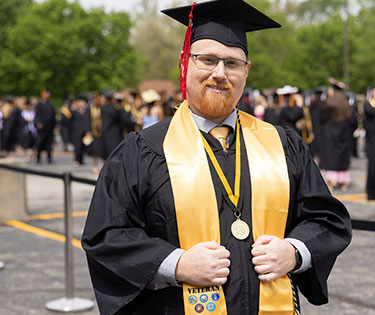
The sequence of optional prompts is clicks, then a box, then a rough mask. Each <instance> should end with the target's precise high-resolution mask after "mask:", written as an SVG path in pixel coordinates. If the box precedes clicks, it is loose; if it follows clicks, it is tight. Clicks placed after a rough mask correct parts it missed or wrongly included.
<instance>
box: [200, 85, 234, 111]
mask: <svg viewBox="0 0 375 315" xmlns="http://www.w3.org/2000/svg"><path fill="white" fill-rule="evenodd" d="M211 87H212V88H219V89H222V90H225V93H224V94H219V93H215V92H213V91H210V89H211ZM235 105H236V104H234V89H233V86H232V84H230V83H225V84H221V83H217V82H215V81H214V80H205V81H203V82H202V84H201V90H200V99H199V111H200V112H201V113H202V114H203V116H204V117H207V118H221V117H225V116H228V115H229V114H230V113H231V112H232V110H233V108H234V106H235Z"/></svg>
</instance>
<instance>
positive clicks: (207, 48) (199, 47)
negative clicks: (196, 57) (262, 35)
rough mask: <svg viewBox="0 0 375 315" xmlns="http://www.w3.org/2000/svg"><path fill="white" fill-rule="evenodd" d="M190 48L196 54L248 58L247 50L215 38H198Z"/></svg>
mask: <svg viewBox="0 0 375 315" xmlns="http://www.w3.org/2000/svg"><path fill="white" fill-rule="evenodd" d="M190 50H191V52H192V53H194V54H212V55H215V56H218V57H232V58H237V59H243V60H246V55H245V52H244V51H243V50H242V49H241V48H238V47H233V46H227V45H224V44H222V43H220V42H218V41H216V40H213V39H200V40H197V41H195V42H194V43H192V44H191V49H190Z"/></svg>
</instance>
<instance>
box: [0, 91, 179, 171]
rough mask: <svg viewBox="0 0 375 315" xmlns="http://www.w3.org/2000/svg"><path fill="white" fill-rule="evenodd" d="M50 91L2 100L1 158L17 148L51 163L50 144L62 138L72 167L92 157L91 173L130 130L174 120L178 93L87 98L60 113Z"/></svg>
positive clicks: (106, 93)
mask: <svg viewBox="0 0 375 315" xmlns="http://www.w3.org/2000/svg"><path fill="white" fill-rule="evenodd" d="M51 96H52V95H51V91H49V90H48V89H43V90H42V92H41V96H40V98H26V97H12V96H5V97H4V98H3V99H0V148H1V156H8V155H12V154H15V151H16V149H18V148H20V149H21V150H22V151H23V153H24V156H25V160H26V161H28V162H33V163H34V162H35V163H42V162H43V161H44V159H43V154H45V155H46V161H47V162H48V163H53V155H52V151H53V145H54V144H56V141H57V139H61V142H62V146H63V150H64V151H69V150H71V148H73V149H72V150H73V152H74V157H73V164H74V165H75V166H79V165H82V164H83V163H84V156H85V155H89V156H91V157H92V163H93V164H92V172H93V173H95V174H97V173H98V172H99V168H100V165H101V163H102V162H103V161H105V159H106V158H107V157H108V156H109V154H110V153H111V152H112V151H113V150H114V149H115V148H116V146H117V145H118V144H119V143H120V142H121V140H122V139H123V138H125V137H126V135H127V134H128V133H129V132H131V131H138V130H141V129H144V128H147V127H149V126H151V125H153V124H155V123H157V122H158V121H161V120H163V119H165V118H167V117H169V116H171V115H173V112H174V109H173V108H174V107H175V106H176V105H177V104H178V103H179V102H180V99H179V97H180V94H179V92H176V93H175V95H171V96H167V94H166V93H157V92H156V91H155V90H152V89H149V90H146V91H144V92H143V93H142V94H140V93H138V92H134V91H131V90H129V91H126V92H122V93H119V92H115V91H113V90H111V89H106V90H104V91H102V92H100V93H86V94H82V95H79V96H77V97H74V98H72V99H70V100H65V101H64V103H63V105H62V106H61V107H60V109H57V108H56V107H55V106H54V105H53V104H52V103H51Z"/></svg>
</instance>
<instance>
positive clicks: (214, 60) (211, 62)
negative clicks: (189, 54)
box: [196, 55, 219, 70]
mask: <svg viewBox="0 0 375 315" xmlns="http://www.w3.org/2000/svg"><path fill="white" fill-rule="evenodd" d="M196 60H197V66H198V68H202V69H207V70H212V69H213V68H215V67H216V65H217V64H218V62H219V58H218V57H216V56H211V55H199V56H197V58H196Z"/></svg>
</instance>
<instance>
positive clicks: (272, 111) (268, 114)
mask: <svg viewBox="0 0 375 315" xmlns="http://www.w3.org/2000/svg"><path fill="white" fill-rule="evenodd" d="M263 120H264V121H265V122H268V123H270V124H272V125H280V118H279V113H278V111H277V110H276V108H275V107H273V106H268V107H266V109H265V110H264V116H263Z"/></svg>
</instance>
